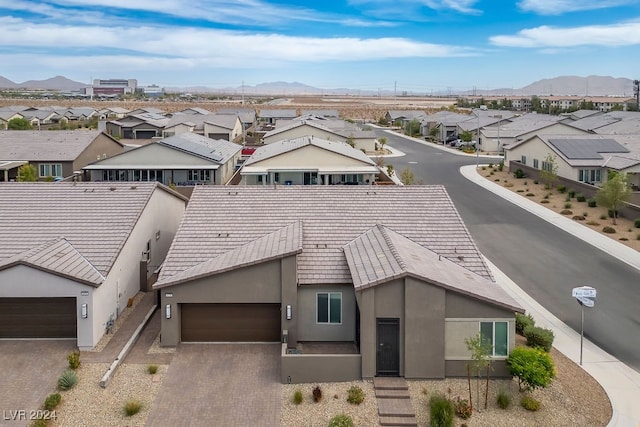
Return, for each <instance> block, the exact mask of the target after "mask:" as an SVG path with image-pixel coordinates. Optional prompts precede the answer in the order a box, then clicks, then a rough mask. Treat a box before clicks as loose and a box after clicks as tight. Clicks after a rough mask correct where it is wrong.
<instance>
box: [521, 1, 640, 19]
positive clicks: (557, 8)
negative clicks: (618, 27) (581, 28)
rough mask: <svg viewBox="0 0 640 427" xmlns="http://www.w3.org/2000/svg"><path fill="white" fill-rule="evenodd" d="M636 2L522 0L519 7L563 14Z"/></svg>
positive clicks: (552, 13)
mask: <svg viewBox="0 0 640 427" xmlns="http://www.w3.org/2000/svg"><path fill="white" fill-rule="evenodd" d="M634 3H637V0H522V1H521V2H520V3H518V7H519V8H520V9H522V10H524V11H525V12H534V13H537V14H540V15H561V14H563V13H567V12H578V11H581V10H594V9H606V8H610V7H615V6H621V5H625V4H634Z"/></svg>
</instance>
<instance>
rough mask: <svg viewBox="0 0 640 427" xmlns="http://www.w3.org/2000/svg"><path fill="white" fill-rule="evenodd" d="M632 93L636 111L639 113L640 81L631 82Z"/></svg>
mask: <svg viewBox="0 0 640 427" xmlns="http://www.w3.org/2000/svg"><path fill="white" fill-rule="evenodd" d="M633 92H634V93H635V95H636V111H640V80H634V81H633Z"/></svg>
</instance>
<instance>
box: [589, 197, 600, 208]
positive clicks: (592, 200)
mask: <svg viewBox="0 0 640 427" xmlns="http://www.w3.org/2000/svg"><path fill="white" fill-rule="evenodd" d="M587 205H588V206H589V207H590V208H595V207H596V206H597V205H598V203H597V202H596V199H594V198H593V197H591V198H590V199H589V200H587Z"/></svg>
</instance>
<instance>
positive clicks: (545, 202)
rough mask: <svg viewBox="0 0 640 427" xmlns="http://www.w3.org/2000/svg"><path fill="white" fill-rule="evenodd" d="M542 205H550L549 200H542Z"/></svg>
mask: <svg viewBox="0 0 640 427" xmlns="http://www.w3.org/2000/svg"><path fill="white" fill-rule="evenodd" d="M540 203H542V204H547V203H549V200H547V199H542V200H540Z"/></svg>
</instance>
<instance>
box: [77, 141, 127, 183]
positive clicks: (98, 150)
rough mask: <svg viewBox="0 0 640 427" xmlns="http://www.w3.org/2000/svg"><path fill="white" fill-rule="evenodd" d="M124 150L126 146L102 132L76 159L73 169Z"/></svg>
mask: <svg viewBox="0 0 640 427" xmlns="http://www.w3.org/2000/svg"><path fill="white" fill-rule="evenodd" d="M122 152H124V147H123V146H122V145H121V144H120V143H118V142H117V141H114V140H113V139H112V138H110V137H109V136H107V135H105V134H104V133H100V134H98V136H97V137H96V139H94V140H93V142H91V144H89V146H88V147H87V148H85V149H84V151H83V152H82V153H80V155H79V156H78V157H77V158H76V159H75V161H74V162H73V170H74V171H79V170H82V168H83V167H85V166H87V165H88V164H89V163H93V162H95V161H96V160H97V159H98V158H104V156H105V154H106V156H107V157H111V156H113V155H116V154H119V153H122ZM67 176H68V175H67Z"/></svg>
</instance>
